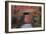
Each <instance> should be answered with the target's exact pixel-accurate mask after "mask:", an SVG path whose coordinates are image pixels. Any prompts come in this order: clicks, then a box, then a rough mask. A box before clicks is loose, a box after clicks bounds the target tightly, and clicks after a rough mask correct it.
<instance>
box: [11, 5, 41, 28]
mask: <svg viewBox="0 0 46 34" xmlns="http://www.w3.org/2000/svg"><path fill="white" fill-rule="evenodd" d="M24 13H29V16H30V22H31V24H32V26H33V27H41V7H40V6H18V5H11V19H12V20H11V21H12V24H11V26H12V27H11V28H20V26H21V25H22V24H23V22H24V21H23V20H24V16H23V14H24Z"/></svg>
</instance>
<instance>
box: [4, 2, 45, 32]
mask: <svg viewBox="0 0 46 34" xmlns="http://www.w3.org/2000/svg"><path fill="white" fill-rule="evenodd" d="M9 3H26V4H40V5H43V7H44V8H43V12H44V13H43V14H42V15H43V16H44V18H43V19H44V20H43V22H44V23H43V29H42V30H28V31H14V32H13V31H11V32H9V23H8V22H9V21H8V20H9V15H8V14H9ZM36 31H45V3H40V2H39V3H37V2H20V1H5V32H6V33H18V32H36Z"/></svg>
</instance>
